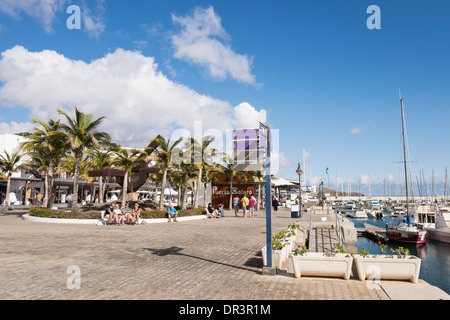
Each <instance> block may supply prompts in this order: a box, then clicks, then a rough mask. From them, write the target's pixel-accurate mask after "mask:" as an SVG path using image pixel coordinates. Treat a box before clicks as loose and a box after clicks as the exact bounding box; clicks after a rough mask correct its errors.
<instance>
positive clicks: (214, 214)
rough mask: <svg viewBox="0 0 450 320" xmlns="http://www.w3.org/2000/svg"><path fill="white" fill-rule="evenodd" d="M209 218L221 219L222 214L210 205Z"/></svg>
mask: <svg viewBox="0 0 450 320" xmlns="http://www.w3.org/2000/svg"><path fill="white" fill-rule="evenodd" d="M207 216H208V217H211V218H219V216H220V214H219V212H218V211H217V210H216V209H215V208H213V207H212V205H211V203H208V215H207Z"/></svg>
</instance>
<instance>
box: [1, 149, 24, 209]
mask: <svg viewBox="0 0 450 320" xmlns="http://www.w3.org/2000/svg"><path fill="white" fill-rule="evenodd" d="M19 150H20V149H19ZM19 150H14V151H12V152H11V153H8V152H6V150H4V151H3V153H4V154H0V172H3V173H4V174H6V176H4V177H5V179H6V181H7V182H6V199H5V206H4V207H3V213H6V212H7V211H8V204H9V193H10V191H11V176H12V174H13V173H14V172H17V171H20V170H22V168H23V167H24V166H23V164H21V163H20V161H21V159H22V154H21V153H20V151H19Z"/></svg>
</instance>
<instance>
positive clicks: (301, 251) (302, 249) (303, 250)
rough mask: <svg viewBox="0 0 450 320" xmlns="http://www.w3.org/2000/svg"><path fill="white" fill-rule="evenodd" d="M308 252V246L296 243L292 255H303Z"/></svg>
mask: <svg viewBox="0 0 450 320" xmlns="http://www.w3.org/2000/svg"><path fill="white" fill-rule="evenodd" d="M307 252H308V248H307V247H306V246H302V245H300V244H299V245H298V246H297V249H295V250H294V256H298V255H301V256H302V255H303V254H304V253H307Z"/></svg>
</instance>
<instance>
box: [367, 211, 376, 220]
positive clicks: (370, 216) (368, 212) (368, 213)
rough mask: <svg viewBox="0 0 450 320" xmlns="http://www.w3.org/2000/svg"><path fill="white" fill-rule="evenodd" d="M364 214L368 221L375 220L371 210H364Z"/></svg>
mask: <svg viewBox="0 0 450 320" xmlns="http://www.w3.org/2000/svg"><path fill="white" fill-rule="evenodd" d="M366 214H367V217H369V218H370V219H376V217H375V213H373V211H372V210H370V209H366Z"/></svg>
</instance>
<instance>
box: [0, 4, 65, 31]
mask: <svg viewBox="0 0 450 320" xmlns="http://www.w3.org/2000/svg"><path fill="white" fill-rule="evenodd" d="M66 1H67V0H2V1H0V11H2V12H4V13H6V14H9V15H10V16H12V17H14V18H16V19H19V18H20V16H21V14H22V13H23V14H25V15H27V16H30V17H32V18H35V19H37V20H38V21H40V22H41V23H42V25H43V27H44V30H45V31H46V32H47V33H51V32H53V28H52V22H53V19H54V18H55V14H56V12H57V11H61V10H62V9H63V6H64V4H65V3H66Z"/></svg>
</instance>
